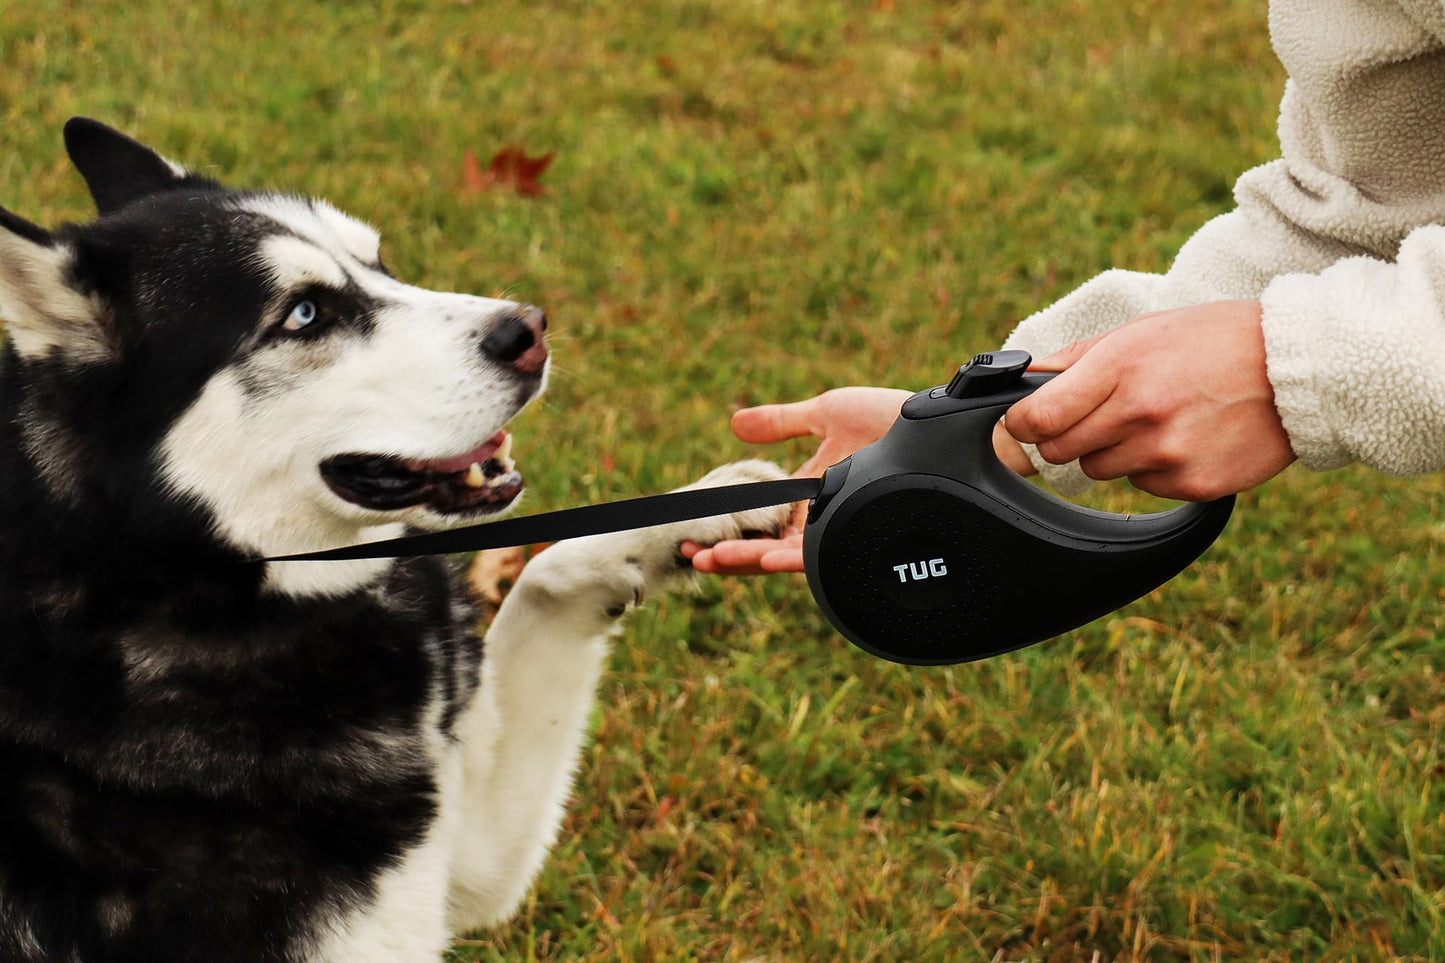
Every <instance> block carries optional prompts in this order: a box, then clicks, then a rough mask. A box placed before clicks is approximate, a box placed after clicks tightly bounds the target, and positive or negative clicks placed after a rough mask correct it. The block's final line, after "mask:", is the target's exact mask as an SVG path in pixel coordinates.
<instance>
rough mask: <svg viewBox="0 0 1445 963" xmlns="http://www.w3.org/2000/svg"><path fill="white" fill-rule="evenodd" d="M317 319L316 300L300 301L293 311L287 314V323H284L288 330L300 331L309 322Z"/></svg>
mask: <svg viewBox="0 0 1445 963" xmlns="http://www.w3.org/2000/svg"><path fill="white" fill-rule="evenodd" d="M315 320H316V302H315V301H300V302H298V303H297V304H296V307H294V308H292V309H291V313H290V314H288V315H287V316H286V323H285V324H283V325H282V327H283V328H285V329H286V330H287V331H300V330H301V329H302V328H304V327H306V326H307V325H308V324H310V323H311V322H313V321H315Z"/></svg>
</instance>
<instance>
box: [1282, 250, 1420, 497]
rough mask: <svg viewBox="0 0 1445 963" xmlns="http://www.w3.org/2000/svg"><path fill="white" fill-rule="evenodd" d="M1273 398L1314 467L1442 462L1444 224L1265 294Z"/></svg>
mask: <svg viewBox="0 0 1445 963" xmlns="http://www.w3.org/2000/svg"><path fill="white" fill-rule="evenodd" d="M1261 304H1262V305H1263V307H1264V338H1265V354H1266V356H1267V358H1268V363H1269V377H1270V381H1271V382H1272V383H1273V385H1274V392H1275V407H1276V408H1277V409H1278V410H1279V413H1280V418H1281V419H1282V420H1283V422H1284V427H1285V431H1286V432H1288V433H1289V437H1290V443H1291V445H1292V446H1293V447H1294V451H1295V454H1296V455H1298V456H1299V457H1300V460H1301V461H1302V462H1303V463H1304V464H1305V465H1306V466H1307V467H1309V468H1314V469H1327V468H1338V467H1340V466H1341V465H1347V464H1350V463H1352V462H1363V463H1364V464H1367V465H1371V466H1373V467H1375V468H1378V469H1380V470H1382V471H1386V472H1390V473H1392V474H1397V475H1414V474H1420V473H1423V472H1428V471H1438V470H1440V469H1442V468H1445V227H1442V226H1439V225H1431V226H1428V227H1422V228H1420V229H1419V230H1417V231H1415V232H1414V233H1412V234H1411V235H1410V236H1409V237H1407V238H1406V239H1405V243H1404V244H1402V245H1401V246H1400V252H1399V255H1398V257H1397V258H1396V259H1395V261H1393V262H1388V261H1381V260H1377V259H1374V258H1368V257H1357V258H1348V259H1346V260H1343V261H1340V262H1339V263H1338V264H1335V265H1334V266H1332V267H1330V268H1328V269H1327V270H1325V271H1322V272H1320V273H1318V274H1287V275H1284V276H1283V277H1279V278H1276V279H1275V280H1274V281H1273V282H1271V283H1270V285H1269V287H1267V288H1266V289H1265V291H1264V295H1263V297H1262V298H1261Z"/></svg>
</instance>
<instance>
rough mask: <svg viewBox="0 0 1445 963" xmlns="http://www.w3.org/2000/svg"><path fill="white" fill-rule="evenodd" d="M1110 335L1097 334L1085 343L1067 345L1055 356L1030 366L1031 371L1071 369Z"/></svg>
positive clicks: (1055, 353) (1049, 356) (1056, 352)
mask: <svg viewBox="0 0 1445 963" xmlns="http://www.w3.org/2000/svg"><path fill="white" fill-rule="evenodd" d="M1109 333H1110V332H1108V331H1105V332H1104V333H1103V334H1096V335H1094V336H1093V337H1092V338H1086V339H1084V340H1083V341H1075V342H1074V343H1073V344H1070V345H1066V346H1065V347H1063V348H1060V349H1059V350H1058V351H1055V352H1054V353H1053V354H1051V355H1048V356H1047V357H1045V358H1041V359H1039V360H1037V361H1035V362H1034V363H1033V364H1031V365H1029V370H1030V371H1063V370H1065V369H1067V368H1070V367H1072V366H1073V364H1074V362H1076V361H1078V360H1079V359H1080V358H1082V357H1083V356H1084V355H1085V354H1087V353H1088V352H1089V349H1090V348H1092V347H1093V346H1094V345H1096V344H1098V343H1099V342H1100V341H1102V340H1104V338H1106V337H1107V336H1108V335H1109Z"/></svg>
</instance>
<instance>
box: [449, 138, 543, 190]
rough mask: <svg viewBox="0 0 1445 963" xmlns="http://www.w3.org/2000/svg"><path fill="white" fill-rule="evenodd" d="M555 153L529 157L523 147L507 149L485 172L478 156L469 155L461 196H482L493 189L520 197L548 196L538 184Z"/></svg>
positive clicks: (496, 157)
mask: <svg viewBox="0 0 1445 963" xmlns="http://www.w3.org/2000/svg"><path fill="white" fill-rule="evenodd" d="M556 156H557V155H556V154H555V153H551V154H541V155H539V156H537V157H528V156H527V152H526V151H524V150H523V149H522V148H520V147H504V148H502V149H501V150H499V151H497V153H496V154H494V155H492V159H491V162H490V163H488V164H487V166H486V167H485V168H483V167H482V165H481V164H480V163H479V162H478V161H477V155H476V154H475V153H473V152H472V151H470V150H469V151H467V152H466V155H465V156H464V157H463V158H462V193H464V194H481V193H484V192H486V191H490V190H492V189H493V188H503V189H511V190H514V191H516V192H517V193H518V194H527V195H533V196H535V195H537V194H542V193H545V192H546V190H547V189H546V188H545V187H543V186H542V185H541V184H540V183H539V182H538V180H537V179H538V178H539V177H541V176H542V172H543V171H545V170H546V169H547V168H548V166H550V165H551V163H552V159H553V158H554V157H556Z"/></svg>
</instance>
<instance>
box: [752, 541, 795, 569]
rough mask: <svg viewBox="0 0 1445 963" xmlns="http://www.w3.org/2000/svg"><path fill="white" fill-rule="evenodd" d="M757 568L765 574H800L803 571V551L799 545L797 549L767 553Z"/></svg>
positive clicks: (781, 549) (784, 549)
mask: <svg viewBox="0 0 1445 963" xmlns="http://www.w3.org/2000/svg"><path fill="white" fill-rule="evenodd" d="M758 565H759V567H761V568H762V570H763V571H764V572H765V573H776V572H801V571H803V549H802V547H801V544H800V546H799V547H797V548H793V547H791V546H790V547H788V548H780V549H778V550H777V551H775V552H769V553H768V554H766V555H764V556H763V557H762V558H761V559H760V560H759V562H758Z"/></svg>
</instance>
